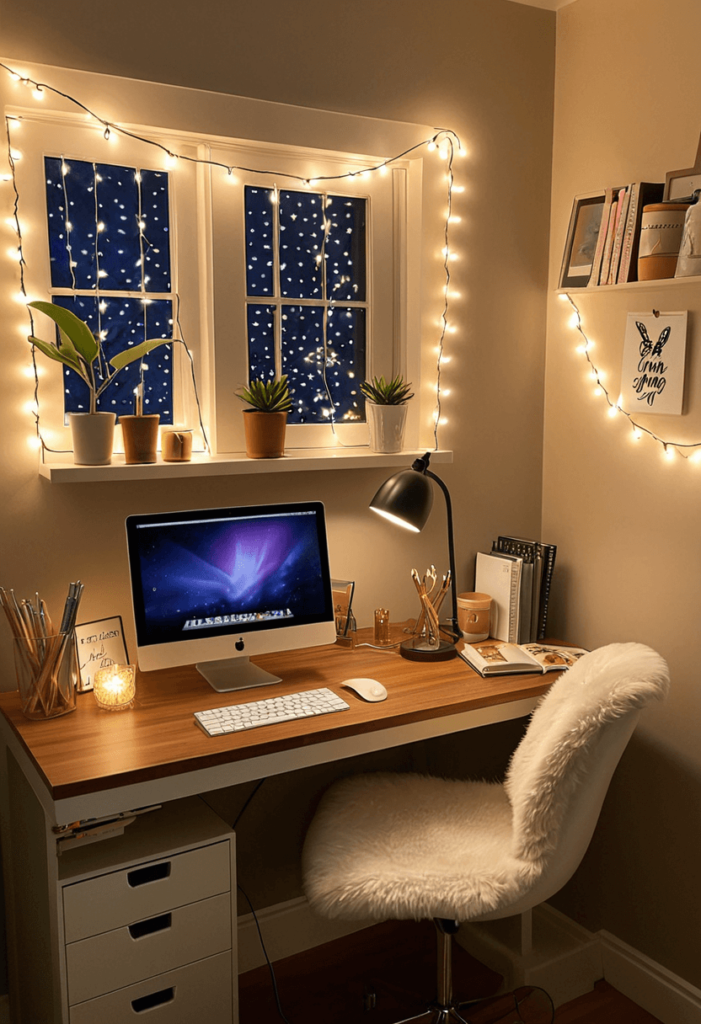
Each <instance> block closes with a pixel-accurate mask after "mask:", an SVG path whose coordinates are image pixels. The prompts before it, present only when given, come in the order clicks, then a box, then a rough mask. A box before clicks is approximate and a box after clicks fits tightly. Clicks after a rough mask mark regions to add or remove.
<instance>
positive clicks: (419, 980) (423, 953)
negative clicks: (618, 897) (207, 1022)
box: [239, 922, 660, 1024]
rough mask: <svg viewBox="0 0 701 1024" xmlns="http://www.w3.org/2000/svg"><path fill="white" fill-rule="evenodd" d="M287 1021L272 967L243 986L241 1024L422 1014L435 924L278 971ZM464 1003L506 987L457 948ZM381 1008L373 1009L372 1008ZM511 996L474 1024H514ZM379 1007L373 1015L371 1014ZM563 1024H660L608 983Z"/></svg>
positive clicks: (312, 953)
mask: <svg viewBox="0 0 701 1024" xmlns="http://www.w3.org/2000/svg"><path fill="white" fill-rule="evenodd" d="M274 970H275V977H276V981H277V988H278V995H279V1001H280V1006H281V1009H282V1014H283V1015H284V1016H281V1014H280V1013H279V1012H278V1008H277V1006H276V1002H275V996H274V992H273V985H272V981H271V977H270V972H269V970H268V968H267V967H259V968H257V969H256V970H254V971H249V972H248V973H246V974H242V975H241V976H240V978H239V993H240V1024H281V1022H284V1021H285V1020H286V1021H287V1022H288V1024H393V1022H395V1021H400V1020H402V1019H403V1018H405V1017H409V1016H412V1015H414V1014H417V1013H420V1012H421V1010H422V1009H423V1008H424V1006H425V1004H426V1001H427V998H428V999H430V998H432V997H433V996H434V995H435V989H436V976H435V975H436V959H435V936H434V929H433V925H432V924H431V923H430V922H419V923H415V922H387V923H386V924H380V925H376V926H375V927H374V928H368V929H365V930H364V931H360V932H356V933H355V934H354V935H350V936H348V937H347V938H344V939H339V940H337V941H336V942H330V943H328V944H327V945H325V946H318V947H317V948H316V949H313V950H308V951H307V952H306V953H300V954H298V955H297V956H293V957H288V958H287V959H286V960H278V961H277V962H276V963H275V964H274ZM453 980H454V985H453V987H454V991H455V995H456V996H457V997H458V998H461V999H462V998H465V999H467V998H473V997H477V996H490V995H492V996H493V994H494V993H495V992H496V991H498V988H499V985H500V982H501V979H500V977H499V975H497V974H495V973H494V972H493V971H490V970H489V969H488V968H486V967H484V965H482V964H480V963H478V962H477V961H476V960H474V959H473V958H472V957H470V956H469V955H468V954H467V953H466V952H465V951H464V950H462V949H461V948H460V947H459V946H457V945H455V944H454V960H453ZM373 1003H374V1006H372V1004H373ZM513 1006H514V1004H513V999H512V997H511V996H499V997H496V996H494V997H493V998H492V999H491V1000H490V1001H489V1003H485V1004H482V1005H481V1006H479V1007H478V1008H476V1009H473V1010H472V1011H471V1012H469V1013H468V1012H467V1011H465V1014H464V1015H465V1017H466V1019H467V1020H469V1021H470V1024H514V1021H515V1019H516V1018H515V1014H514V1009H513ZM371 1007H372V1008H371ZM555 1021H556V1022H557V1024H660V1022H659V1021H658V1020H657V1018H656V1017H652V1016H651V1015H650V1014H649V1013H647V1012H646V1011H645V1010H641V1009H640V1007H638V1006H636V1005H635V1003H633V1002H631V1001H630V1000H629V999H627V998H626V997H625V996H623V995H621V994H620V993H619V992H616V990H615V989H613V988H611V986H610V985H608V984H607V983H606V982H605V981H601V982H599V983H597V985H596V987H595V989H594V991H593V992H589V993H587V994H586V995H584V996H580V997H579V998H578V999H575V1000H573V1001H572V1002H571V1003H567V1004H566V1005H565V1006H561V1007H559V1008H558V1009H557V1011H556V1015H555Z"/></svg>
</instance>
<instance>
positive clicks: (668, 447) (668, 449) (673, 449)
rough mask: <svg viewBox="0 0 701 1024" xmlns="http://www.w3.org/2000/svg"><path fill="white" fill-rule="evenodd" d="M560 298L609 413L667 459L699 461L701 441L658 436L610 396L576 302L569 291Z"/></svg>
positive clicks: (635, 436) (636, 439)
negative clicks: (653, 443)
mask: <svg viewBox="0 0 701 1024" xmlns="http://www.w3.org/2000/svg"><path fill="white" fill-rule="evenodd" d="M560 298H561V299H562V300H563V301H565V302H569V304H570V306H571V308H572V311H573V312H572V316H573V320H572V323H571V326H572V327H573V328H574V330H576V331H577V333H578V334H579V336H580V337H581V339H582V344H581V346H580V348H579V349H578V351H581V352H582V353H583V354H584V357H585V359H586V360H587V363H588V364H589V369H590V375H591V379H592V380H593V381H594V383H595V384H596V387H597V391H598V392H600V393H601V395H603V397H604V399H605V401H606V403H607V405H608V407H609V409H608V411H609V415H611V416H617V415H618V414H620V415H621V416H625V418H626V419H627V420H628V422H629V424H630V427H631V430H632V432H633V439H634V440H635V441H639V440H640V439H641V437H642V436H643V434H646V435H647V436H648V437H649V438H651V439H652V440H653V441H656V442H657V444H659V445H661V447H662V450H663V452H664V455H665V456H666V457H667V458H668V459H673V458H674V456H675V455H679V457H680V458H682V459H689V460H692V461H694V462H697V461H699V460H700V459H701V441H689V442H685V441H670V440H666V439H665V438H663V437H660V435H659V434H656V433H655V431H654V430H650V429H649V427H645V426H643V424H642V423H639V422H638V421H637V420H636V419H635V417H634V416H633V414H632V413H631V412H629V411H628V410H627V409H624V408H623V406H622V405H621V403H620V399H619V400H614V399H613V398H612V397H611V393H610V391H609V390H608V388H607V387H606V385H605V384H604V382H603V373H602V372H601V371H600V370H599V369H598V368H597V366H596V365H595V364H594V361H593V359H592V357H591V355H590V350H591V349H592V348H593V342H592V341H590V339H589V338H588V337H587V334H586V332H585V330H584V325H583V323H582V314H581V312H580V311H579V308H578V306H577V304H576V303H575V301H574V299H573V298H572V296H571V295H570V294H569V292H563V293H561V295H560ZM687 449H694V451H692V452H690V453H689V452H688V451H687Z"/></svg>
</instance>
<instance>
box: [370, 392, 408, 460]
mask: <svg viewBox="0 0 701 1024" xmlns="http://www.w3.org/2000/svg"><path fill="white" fill-rule="evenodd" d="M406 411H407V407H406V405H375V403H374V402H366V403H365V413H366V415H367V419H368V427H369V428H370V447H371V448H372V450H373V451H374V452H387V453H389V452H400V451H401V450H402V448H403V447H404V426H405V424H406Z"/></svg>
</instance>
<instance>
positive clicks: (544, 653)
mask: <svg viewBox="0 0 701 1024" xmlns="http://www.w3.org/2000/svg"><path fill="white" fill-rule="evenodd" d="M586 653H587V652H586V651H585V650H584V648H583V647H561V646H559V645H558V644H538V643H532V644H506V643H494V642H492V643H487V642H486V641H485V643H483V644H474V645H471V644H465V647H464V648H463V650H462V651H460V657H461V658H464V659H465V661H466V662H467V664H468V665H470V667H471V668H474V670H475V671H476V672H479V674H480V675H481V676H498V675H508V674H509V673H511V672H552V671H554V670H555V669H559V670H562V669H565V668H569V667H570V665H574V663H575V661H578V660H579V659H580V658H581V657H582V655H583V654H586Z"/></svg>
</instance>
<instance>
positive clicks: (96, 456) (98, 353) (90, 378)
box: [27, 302, 172, 466]
mask: <svg viewBox="0 0 701 1024" xmlns="http://www.w3.org/2000/svg"><path fill="white" fill-rule="evenodd" d="M29 305H30V306H31V307H32V309H36V310H38V311H39V312H40V313H45V314H46V316H48V317H49V318H50V319H51V320H53V321H54V323H55V324H56V326H57V327H58V332H59V340H58V343H57V344H54V343H52V342H47V341H42V340H41V338H35V337H34V336H33V335H30V336H29V338H28V339H27V340H28V341H29V343H30V344H31V345H34V346H35V347H36V348H38V349H39V351H40V352H43V353H44V355H45V356H48V358H49V359H54V360H56V362H59V363H63V365H64V366H67V367H68V368H69V369H71V370H73V372H74V373H77V374H78V376H79V377H80V378H81V380H83V381H85V383H86V384H87V387H88V392H89V394H90V411H89V412H82V413H81V412H71V413H69V414H68V418H69V422H70V425H71V434H72V437H73V452H74V459H75V462H76V463H77V464H78V465H79V466H108V465H109V464H110V462H111V461H112V441H113V436H114V424H115V419H116V416H115V413H113V412H98V410H97V400H98V398H99V397H100V395H101V394H102V392H103V391H104V390H105V388H107V387H109V385H110V384H111V383H112V381H113V380H114V378H115V376H116V374H117V373H118V372H119V371H120V370H121V369H123V368H124V367H125V366H127V365H128V364H129V363H133V362H134V361H135V360H137V359H141V358H143V356H145V355H147V354H148V353H149V352H151V351H152V350H153V349H154V348H157V347H158V346H159V345H166V344H168V342H170V341H172V339H171V338H159V339H158V340H155V341H142V342H141V344H140V345H134V346H132V347H130V348H126V349H124V350H123V351H122V352H119V353H117V355H115V356H113V358H112V359H110V361H109V366H111V367H112V372H110V370H109V366H108V365H107V364H106V362H105V360H104V357H103V355H102V346H101V344H100V340H99V338H96V337H95V336H94V335H93V333H92V331H91V330H90V328H89V327H88V325H87V324H86V323H85V321H84V320H81V319H80V317H78V316H76V315H75V313H72V312H71V310H69V309H64V308H63V306H57V305H56V304H55V303H53V302H30V303H29Z"/></svg>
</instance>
